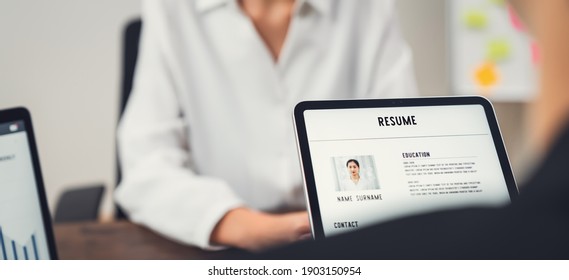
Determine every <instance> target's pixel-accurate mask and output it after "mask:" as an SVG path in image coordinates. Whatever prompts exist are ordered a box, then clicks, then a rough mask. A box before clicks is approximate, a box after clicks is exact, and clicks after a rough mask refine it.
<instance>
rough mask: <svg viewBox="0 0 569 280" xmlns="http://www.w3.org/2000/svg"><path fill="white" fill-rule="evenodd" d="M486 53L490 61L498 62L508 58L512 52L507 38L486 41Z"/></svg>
mask: <svg viewBox="0 0 569 280" xmlns="http://www.w3.org/2000/svg"><path fill="white" fill-rule="evenodd" d="M487 48H488V49H487V52H486V55H487V56H488V59H489V60H490V61H494V62H500V61H504V60H506V59H508V58H509V57H510V54H511V53H512V47H511V45H510V43H509V42H508V41H507V40H502V39H497V40H492V41H490V42H489V43H488V47H487Z"/></svg>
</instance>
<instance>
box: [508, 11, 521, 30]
mask: <svg viewBox="0 0 569 280" xmlns="http://www.w3.org/2000/svg"><path fill="white" fill-rule="evenodd" d="M508 13H509V14H510V21H511V22H512V26H513V27H514V28H515V29H516V30H518V31H524V30H525V28H524V24H523V23H522V21H521V20H520V18H519V17H518V15H517V14H516V12H515V11H514V9H512V7H508Z"/></svg>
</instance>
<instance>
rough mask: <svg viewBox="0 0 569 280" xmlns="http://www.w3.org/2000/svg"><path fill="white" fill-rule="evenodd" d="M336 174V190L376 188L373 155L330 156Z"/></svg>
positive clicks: (377, 184) (376, 181)
mask: <svg viewBox="0 0 569 280" xmlns="http://www.w3.org/2000/svg"><path fill="white" fill-rule="evenodd" d="M332 166H333V168H334V173H335V174H336V182H337V185H336V191H339V192H342V191H363V190H378V189H379V183H378V180H377V174H376V168H375V161H374V157H373V156H340V157H333V158H332Z"/></svg>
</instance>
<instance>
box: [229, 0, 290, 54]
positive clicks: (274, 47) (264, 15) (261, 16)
mask: <svg viewBox="0 0 569 280" xmlns="http://www.w3.org/2000/svg"><path fill="white" fill-rule="evenodd" d="M239 4H240V6H241V9H243V11H244V12H245V14H246V15H247V16H248V17H249V18H250V19H251V21H252V22H253V24H254V25H255V29H257V32H258V33H259V35H260V36H261V38H262V39H263V41H264V43H265V45H266V46H267V48H268V49H269V51H270V52H271V55H272V57H273V59H274V60H275V61H277V60H278V59H279V56H280V54H281V50H282V47H283V45H284V41H285V38H286V35H287V32H288V27H289V25H290V21H291V18H292V14H293V12H294V4H295V1H294V0H240V1H239Z"/></svg>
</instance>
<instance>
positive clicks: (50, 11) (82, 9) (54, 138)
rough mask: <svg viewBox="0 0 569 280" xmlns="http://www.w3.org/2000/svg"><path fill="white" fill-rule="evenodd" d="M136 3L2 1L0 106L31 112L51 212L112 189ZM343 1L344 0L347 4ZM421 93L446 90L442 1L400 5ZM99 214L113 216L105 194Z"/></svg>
mask: <svg viewBox="0 0 569 280" xmlns="http://www.w3.org/2000/svg"><path fill="white" fill-rule="evenodd" d="M139 1H140V0H120V1H113V0H50V1H42V0H2V1H0V108H6V107H12V106H20V105H23V106H26V107H28V108H29V109H30V110H31V112H32V115H33V118H34V122H35V128H36V134H37V138H38V145H39V150H40V159H41V164H42V167H43V171H44V177H45V178H44V179H45V182H46V186H47V193H48V199H49V203H50V206H51V208H52V209H53V206H54V205H55V202H56V200H57V198H58V196H59V194H60V192H61V191H62V190H64V189H65V188H68V187H71V186H78V185H84V184H90V183H103V184H106V185H107V186H109V192H108V193H107V194H109V193H110V191H111V190H112V189H111V188H110V187H112V186H114V180H115V179H114V176H115V158H114V155H115V153H114V150H115V149H114V129H115V125H116V119H117V108H118V92H119V85H120V72H119V69H120V54H121V53H120V38H121V37H120V36H121V27H122V26H123V25H124V23H125V22H126V21H127V20H128V19H130V18H132V17H134V16H136V15H138V14H139V12H140V11H139V9H140V7H139V5H140V2H139ZM346 1H348V0H346ZM397 7H398V11H399V13H400V18H401V23H402V27H403V30H404V32H405V35H406V37H407V39H408V41H409V43H410V44H411V47H412V48H413V51H414V53H415V62H416V72H417V79H418V84H419V88H420V90H421V92H422V93H423V94H424V95H447V94H449V88H448V80H447V76H448V75H447V74H448V73H447V61H446V59H447V56H446V42H445V3H444V0H426V1H425V0H421V1H419V0H398V2H397ZM497 111H498V115H499V118H500V123H501V126H502V129H503V130H504V132H505V136H504V137H505V140H506V144H507V146H508V149H509V150H510V153H511V157H512V160H513V165H514V168H515V169H516V170H523V169H524V168H525V164H524V161H523V160H521V159H522V158H523V156H522V155H523V153H522V150H523V146H524V145H523V141H521V140H520V139H522V138H523V137H521V136H523V127H524V125H523V124H520V120H521V119H523V118H524V117H525V114H526V113H525V111H526V110H525V108H524V105H523V104H497ZM102 211H103V212H104V213H105V214H109V213H111V212H112V203H111V200H110V196H108V195H107V197H106V200H105V204H104V207H103V209H102Z"/></svg>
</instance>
